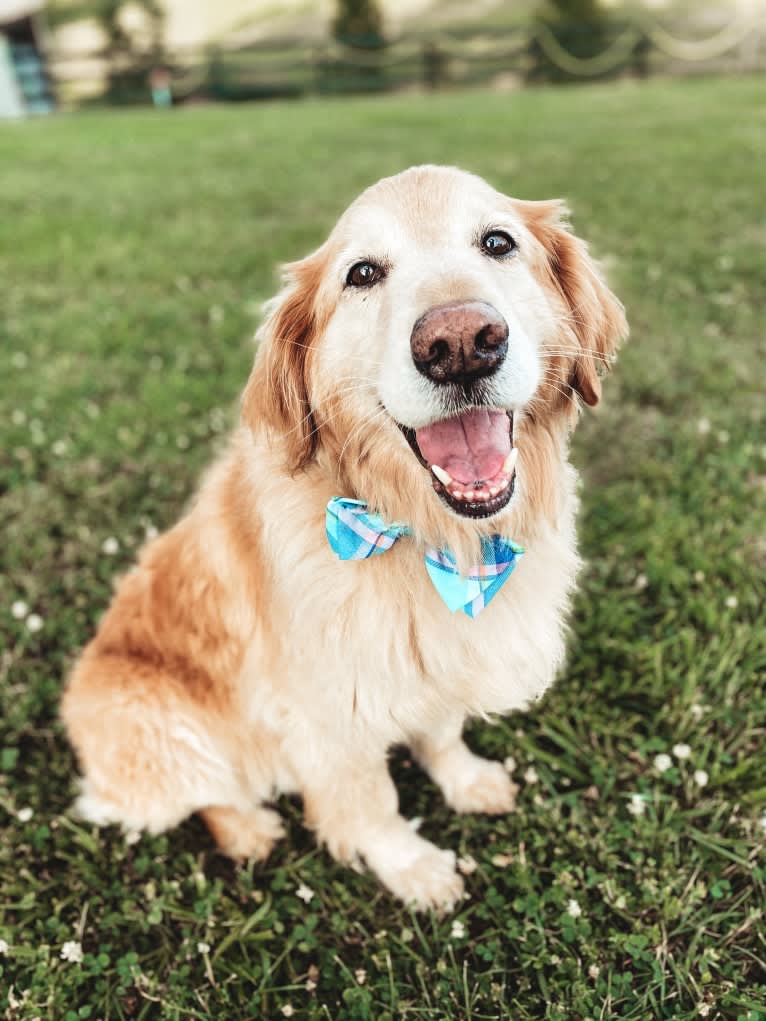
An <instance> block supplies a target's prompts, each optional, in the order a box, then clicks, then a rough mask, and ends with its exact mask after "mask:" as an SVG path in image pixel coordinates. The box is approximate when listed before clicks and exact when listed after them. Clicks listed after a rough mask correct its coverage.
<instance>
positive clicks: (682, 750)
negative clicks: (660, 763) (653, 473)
mask: <svg viewBox="0 0 766 1021" xmlns="http://www.w3.org/2000/svg"><path fill="white" fill-rule="evenodd" d="M691 753H692V750H691V748H690V747H689V745H688V744H674V745H673V754H674V755H675V757H676V758H677V759H679V760H680V761H681V762H683V761H684V760H685V759H688V758H689V756H690V755H691Z"/></svg>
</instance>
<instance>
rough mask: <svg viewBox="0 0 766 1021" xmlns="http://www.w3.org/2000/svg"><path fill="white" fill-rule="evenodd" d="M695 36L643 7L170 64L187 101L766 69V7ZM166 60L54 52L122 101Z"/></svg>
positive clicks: (177, 96)
mask: <svg viewBox="0 0 766 1021" xmlns="http://www.w3.org/2000/svg"><path fill="white" fill-rule="evenodd" d="M684 32H686V33H687V36H686V37H684ZM688 34H689V28H688V27H685V28H684V27H681V26H678V27H676V28H675V29H672V28H668V27H665V26H664V25H661V24H660V23H659V22H658V21H656V20H654V19H652V18H650V17H648V16H646V15H642V14H638V13H637V14H636V15H635V16H634V17H632V18H631V19H630V20H617V19H615V20H610V21H608V22H606V23H605V24H603V25H600V26H598V28H597V29H596V28H594V27H593V26H583V25H581V24H579V25H578V24H561V23H558V24H555V25H549V24H547V23H545V22H543V21H536V22H533V23H530V24H527V25H523V26H522V25H520V26H518V27H517V28H511V29H505V30H502V31H501V30H497V31H496V32H488V31H484V32H479V31H477V32H475V33H474V34H472V35H464V34H453V35H450V34H446V33H441V34H439V36H438V37H434V38H431V39H428V38H423V37H421V38H414V39H413V38H404V39H401V40H397V41H393V42H388V43H386V44H385V45H379V46H377V47H371V48H360V47H352V46H344V45H341V44H340V43H337V42H335V41H328V42H326V43H324V44H321V45H312V44H309V43H306V42H305V41H300V40H298V41H296V40H286V39H283V40H273V41H271V42H268V43H261V44H258V45H251V46H247V47H242V48H238V47H236V46H232V45H230V46H216V47H210V48H208V49H207V50H205V51H199V50H198V51H191V52H185V53H176V54H174V55H172V56H170V55H165V56H164V58H163V60H162V63H163V65H164V66H165V67H166V68H167V70H168V72H169V80H170V88H171V92H172V95H173V100H174V101H175V102H186V101H192V100H202V99H214V100H215V99H220V100H229V101H232V100H251V99H261V98H275V97H286V96H295V97H298V96H306V95H311V94H338V93H355V92H358V93H364V92H367V93H369V92H382V91H393V90H400V89H407V88H412V87H423V88H428V89H439V88H449V87H457V86H470V85H487V84H490V85H491V84H498V85H500V84H503V85H510V84H513V83H523V82H526V81H534V80H541V79H544V80H559V81H561V80H577V79H588V78H603V77H610V76H612V77H614V76H619V75H627V74H633V75H638V76H647V75H651V74H654V73H664V72H671V73H689V72H693V71H709V70H728V71H731V70H741V71H761V70H764V69H766V39H764V36H766V12H763V13H759V14H758V15H757V16H756V15H754V14H752V15H750V16H749V17H748V18H745V17H744V16H742V15H735V16H734V18H733V20H732V21H730V22H729V23H727V24H724V25H720V26H714V27H713V28H712V29H709V30H708V33H707V35H706V36H704V37H702V38H697V39H689V38H688ZM157 63H158V60H157V58H156V57H152V56H150V55H149V54H140V53H128V52H124V51H123V52H120V53H113V52H112V53H107V52H101V53H93V54H90V55H88V56H86V57H83V56H78V57H77V58H69V57H67V56H66V55H64V54H58V55H56V54H54V55H53V58H52V61H51V65H52V69H53V72H54V75H55V77H56V78H57V80H58V82H59V83H60V86H61V90H60V91H61V92H62V94H63V97H64V98H67V92H71V95H72V96H74V95H75V94H76V91H77V86H78V84H82V82H83V81H84V80H85V79H89V80H90V81H91V82H93V81H95V80H96V79H100V81H101V83H102V85H103V90H102V98H103V99H104V100H106V101H110V100H111V101H114V102H146V101H148V100H149V97H150V91H149V85H148V78H149V74H150V71H151V70H152V68H156V66H157Z"/></svg>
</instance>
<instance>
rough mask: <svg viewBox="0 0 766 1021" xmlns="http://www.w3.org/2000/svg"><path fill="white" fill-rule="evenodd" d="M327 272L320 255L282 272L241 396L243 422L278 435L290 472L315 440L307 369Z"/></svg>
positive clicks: (309, 457)
mask: <svg viewBox="0 0 766 1021" xmlns="http://www.w3.org/2000/svg"><path fill="white" fill-rule="evenodd" d="M324 266H325V258H324V253H323V252H322V250H321V249H319V251H317V252H315V253H314V254H313V255H310V256H308V258H306V259H302V260H301V261H300V262H294V263H291V264H290V265H288V266H286V267H285V269H284V279H285V286H284V288H283V289H282V291H281V292H280V293H279V294H278V295H277V296H276V298H273V299H272V301H270V302H269V303H268V305H267V307H266V308H267V315H266V319H265V321H264V323H263V325H262V326H261V328H260V329H259V330H258V333H257V335H256V339H257V340H258V352H257V354H256V357H255V365H254V366H253V371H252V372H251V373H250V378H249V380H248V381H247V386H246V387H245V392H244V394H243V395H242V421H243V422H244V423H245V425H247V426H249V427H250V428H251V429H255V428H256V427H257V426H259V425H264V424H265V425H267V426H270V427H271V428H272V429H274V430H276V431H277V432H279V433H280V435H281V438H282V440H283V442H284V444H285V447H286V451H287V462H288V468H289V469H290V471H299V470H300V469H301V468H305V467H306V465H307V464H309V462H310V461H311V460H312V459H313V457H314V455H315V453H316V449H317V446H318V443H319V437H318V432H317V427H316V422H315V420H314V415H313V413H312V408H311V395H310V390H309V371H308V370H309V364H310V359H311V353H312V348H313V344H314V341H315V339H316V336H317V334H318V333H319V330H320V323H319V321H318V316H317V292H318V290H319V285H320V282H321V279H322V274H323V271H324Z"/></svg>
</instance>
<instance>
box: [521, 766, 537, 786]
mask: <svg viewBox="0 0 766 1021" xmlns="http://www.w3.org/2000/svg"><path fill="white" fill-rule="evenodd" d="M539 779H540V777H539V776H538V775H537V770H536V769H535V767H534V766H529V767H528V768H527V769H526V770H525V772H524V782H525V783H528V784H535V783H537V782H538V780H539Z"/></svg>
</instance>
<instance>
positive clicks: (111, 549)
mask: <svg viewBox="0 0 766 1021" xmlns="http://www.w3.org/2000/svg"><path fill="white" fill-rule="evenodd" d="M101 552H102V553H106V555H107V556H109V557H113V556H114V555H115V553H119V552H120V543H119V541H118V540H117V539H115V537H114V536H113V535H110V536H109V538H108V539H104V541H103V542H102V543H101Z"/></svg>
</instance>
